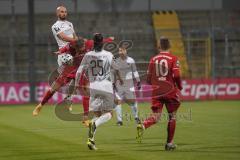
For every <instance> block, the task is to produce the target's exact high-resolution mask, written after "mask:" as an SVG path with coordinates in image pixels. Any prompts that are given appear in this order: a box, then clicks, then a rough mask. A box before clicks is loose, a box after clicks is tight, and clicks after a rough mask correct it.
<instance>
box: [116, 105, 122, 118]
mask: <svg viewBox="0 0 240 160" xmlns="http://www.w3.org/2000/svg"><path fill="white" fill-rule="evenodd" d="M115 111H116V116H117V121H118V122H122V106H121V105H117V106H116V108H115Z"/></svg>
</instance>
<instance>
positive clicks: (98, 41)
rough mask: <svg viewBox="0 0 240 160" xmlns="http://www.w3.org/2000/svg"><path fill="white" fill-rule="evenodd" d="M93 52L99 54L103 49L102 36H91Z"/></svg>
mask: <svg viewBox="0 0 240 160" xmlns="http://www.w3.org/2000/svg"><path fill="white" fill-rule="evenodd" d="M93 42H94V47H93V48H94V50H95V51H96V52H100V51H101V50H102V48H103V35H102V34H101V33H95V34H94V35H93Z"/></svg>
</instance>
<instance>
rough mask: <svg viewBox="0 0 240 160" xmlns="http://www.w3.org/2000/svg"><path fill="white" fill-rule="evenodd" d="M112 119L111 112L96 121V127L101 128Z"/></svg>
mask: <svg viewBox="0 0 240 160" xmlns="http://www.w3.org/2000/svg"><path fill="white" fill-rule="evenodd" d="M111 118H112V114H111V113H110V112H108V113H105V114H103V115H101V116H100V117H99V118H98V119H97V120H96V121H95V125H96V127H98V126H100V125H101V124H103V123H106V122H107V121H109V120H110V119H111Z"/></svg>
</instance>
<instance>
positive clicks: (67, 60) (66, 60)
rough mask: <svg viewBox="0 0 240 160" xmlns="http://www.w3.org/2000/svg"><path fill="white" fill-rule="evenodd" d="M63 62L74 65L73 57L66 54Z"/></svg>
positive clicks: (62, 59)
mask: <svg viewBox="0 0 240 160" xmlns="http://www.w3.org/2000/svg"><path fill="white" fill-rule="evenodd" d="M61 61H62V63H63V64H67V65H69V64H72V62H73V56H72V55H70V54H64V55H63V56H62V57H61Z"/></svg>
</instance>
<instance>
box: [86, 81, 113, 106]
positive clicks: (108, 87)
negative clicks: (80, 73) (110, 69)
mask: <svg viewBox="0 0 240 160" xmlns="http://www.w3.org/2000/svg"><path fill="white" fill-rule="evenodd" d="M113 107H114V95H113V87H112V82H110V81H107V80H105V81H101V82H98V81H96V82H93V83H90V99H89V111H112V110H113Z"/></svg>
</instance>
